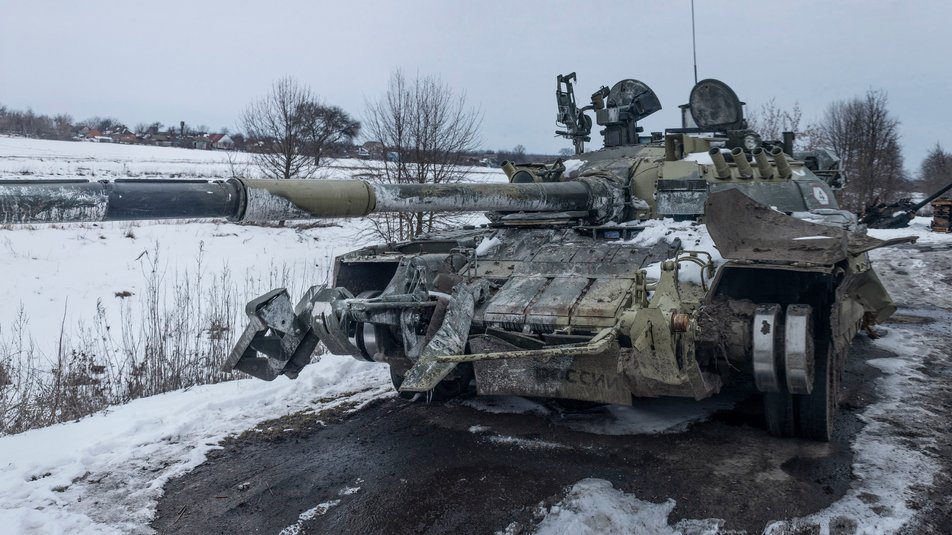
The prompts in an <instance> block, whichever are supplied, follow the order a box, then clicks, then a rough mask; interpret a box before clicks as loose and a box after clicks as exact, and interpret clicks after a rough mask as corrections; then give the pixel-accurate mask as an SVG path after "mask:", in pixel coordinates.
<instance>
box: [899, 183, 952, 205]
mask: <svg viewBox="0 0 952 535" xmlns="http://www.w3.org/2000/svg"><path fill="white" fill-rule="evenodd" d="M950 189H952V182H949V183H948V184H946V185H945V186H943V187H942V188H940V189H939V191H937V192H935V193H933V194H932V195H929V196H928V197H926V198H925V199H923V200H921V201H919V202H917V203H916V204H914V205H912V207H911V208H909V210H910V211H912V212H918V211H919V210H921V209H922V208H923V207H925V205H927V204H929V203H930V202H932V201H934V200H936V199H938V198H939V197H941V196H942V194H943V193H945V192H947V191H949V190H950Z"/></svg>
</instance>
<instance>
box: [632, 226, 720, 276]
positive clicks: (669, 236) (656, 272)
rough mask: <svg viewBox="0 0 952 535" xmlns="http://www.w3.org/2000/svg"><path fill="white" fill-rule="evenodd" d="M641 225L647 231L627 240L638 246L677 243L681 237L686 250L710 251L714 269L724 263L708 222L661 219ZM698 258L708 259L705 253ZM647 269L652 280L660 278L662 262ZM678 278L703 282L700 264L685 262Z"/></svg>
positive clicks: (646, 267) (682, 245) (650, 265)
mask: <svg viewBox="0 0 952 535" xmlns="http://www.w3.org/2000/svg"><path fill="white" fill-rule="evenodd" d="M641 226H643V227H644V230H642V231H641V232H639V233H638V234H637V235H636V236H635V237H634V238H632V239H631V240H628V241H627V242H625V243H631V244H634V245H637V246H639V247H651V246H653V245H655V244H657V243H659V242H661V241H665V242H667V243H674V242H675V240H681V247H682V248H683V249H684V251H707V252H709V253H710V254H711V259H712V261H713V262H714V267H715V269H716V268H717V267H719V266H720V265H722V264H723V263H724V262H725V260H724V258H723V257H721V255H720V252H718V250H717V247H715V246H714V239H713V238H711V236H710V234H708V232H707V226H706V225H702V224H698V223H690V222H676V221H674V220H673V219H661V220H649V221H644V222H643V223H642V225H641ZM699 258H700V259H701V260H702V261H705V262H706V261H707V257H706V256H705V255H700V256H699ZM644 269H645V271H646V272H647V277H648V279H649V280H659V279H660V278H661V262H655V263H653V264H649V265H647V266H645V268H644ZM703 279H704V280H705V281H708V282H710V281H709V279H708V277H707V274H706V273H704V274H703ZM678 280H679V281H682V282H689V283H693V284H701V280H702V268H701V266H699V265H697V264H695V263H693V262H682V263H681V267H680V269H679V270H678Z"/></svg>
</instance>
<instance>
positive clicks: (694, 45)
mask: <svg viewBox="0 0 952 535" xmlns="http://www.w3.org/2000/svg"><path fill="white" fill-rule="evenodd" d="M691 50H692V52H694V85H697V38H696V37H695V36H694V0H691Z"/></svg>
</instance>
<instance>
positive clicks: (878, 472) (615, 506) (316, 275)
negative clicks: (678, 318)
mask: <svg viewBox="0 0 952 535" xmlns="http://www.w3.org/2000/svg"><path fill="white" fill-rule="evenodd" d="M223 159H224V156H223V155H222V154H221V153H215V152H205V151H191V150H184V149H164V148H149V147H128V146H117V145H99V144H81V143H67V142H43V141H35V140H22V139H11V138H0V179H9V178H15V177H16V178H36V177H43V178H49V177H53V178H65V177H72V176H74V174H79V173H81V172H82V173H88V174H87V175H85V176H87V177H95V178H102V177H109V178H116V177H136V176H143V177H171V176H179V175H181V176H187V177H213V178H214V177H221V178H224V177H227V176H230V175H229V174H228V163H227V161H223ZM153 173H155V174H153ZM215 173H223V174H215ZM485 178H486V179H493V180H500V181H501V180H503V177H502V175H501V173H498V172H497V173H495V174H491V175H485ZM927 222H928V220H925V219H924V218H918V219H917V220H916V221H915V223H914V225H913V226H912V227H911V228H910V229H908V230H899V231H874V232H872V233H873V234H874V235H875V236H877V237H883V238H886V237H894V236H898V235H908V234H910V233H913V234H916V235H918V236H919V238H920V244H923V243H925V244H927V245H931V246H935V247H937V248H942V247H945V248H949V247H952V235H939V234H934V233H931V232H929V231H928V228H927V226H924V225H927ZM360 230H361V227H360V224H359V223H342V224H341V226H335V227H328V228H311V229H293V228H263V227H250V226H239V225H233V224H228V223H182V224H150V223H142V224H136V225H128V224H106V225H95V226H94V225H52V226H42V227H36V228H33V229H30V230H26V231H24V230H23V229H17V230H14V229H0V251H3V254H2V255H0V272H2V273H3V283H2V284H0V339H3V337H5V336H9V335H10V333H11V329H13V328H14V326H15V325H17V324H18V317H19V318H24V317H25V318H26V319H27V320H28V321H27V322H26V323H22V322H20V325H21V326H22V328H23V329H25V332H26V334H27V335H28V336H29V337H30V338H32V340H33V342H34V343H35V345H36V348H37V354H38V355H40V356H41V358H46V359H52V358H53V356H54V355H55V353H56V349H57V345H58V344H59V334H60V332H61V330H62V331H64V332H65V334H66V337H67V338H75V339H78V338H82V337H83V336H84V334H83V332H87V333H88V332H92V333H94V334H95V335H97V336H101V335H102V334H103V333H102V332H101V331H96V330H95V329H92V325H93V324H95V323H96V322H97V321H98V320H97V317H101V318H102V321H103V322H105V324H107V325H110V326H111V328H110V329H109V331H110V335H109V336H113V337H115V338H111V339H110V340H112V342H111V343H115V344H121V343H122V340H123V339H124V338H126V337H127V336H128V335H129V334H124V333H122V331H123V329H124V328H126V327H129V328H133V329H135V328H138V325H139V324H140V323H141V322H142V320H143V318H146V317H148V311H149V308H150V307H151V306H152V304H153V303H154V301H149V300H148V299H146V297H147V296H149V295H150V291H149V285H150V281H154V280H155V277H159V278H161V279H163V280H165V281H166V282H167V285H166V286H165V287H166V288H168V289H169V292H170V293H169V294H168V295H165V296H164V297H163V298H162V299H161V300H160V301H159V303H160V306H161V307H174V306H177V304H178V305H180V304H181V302H179V301H176V299H175V292H174V289H175V286H176V284H179V285H181V284H185V283H186V282H187V281H191V282H189V284H194V281H196V280H198V279H199V278H200V279H201V280H203V281H204V282H202V284H204V288H206V289H210V288H215V287H218V286H220V288H219V289H218V290H215V291H220V292H223V293H226V294H228V295H230V296H232V297H229V299H233V300H234V303H235V306H236V308H234V309H229V311H228V313H229V314H232V315H233V316H235V317H236V318H237V319H236V321H238V320H240V316H241V315H242V310H241V307H242V306H243V303H244V302H245V301H246V300H247V299H248V298H250V297H253V296H255V295H257V294H258V293H262V292H264V291H267V290H269V289H270V288H271V287H273V286H280V285H288V286H289V287H290V289H291V290H292V295H297V294H298V293H299V292H300V291H301V290H303V289H304V288H305V287H306V286H307V285H309V284H313V283H320V282H323V281H324V277H325V276H326V274H327V270H328V267H329V265H330V261H331V260H332V258H333V256H334V255H336V254H339V253H340V252H343V251H344V250H349V249H352V248H355V247H357V246H359V245H360V244H361V240H362V238H361V237H360ZM695 237H696V238H697V239H706V238H705V237H706V234H699V235H697V236H695ZM945 251H946V252H945V253H944V254H945V255H946V257H947V256H948V249H945ZM874 257H875V258H876V260H877V261H878V262H879V263H880V265H881V266H882V267H883V270H882V271H881V273H884V272H885V273H886V274H891V275H892V276H893V278H892V279H887V275H884V279H887V286H889V287H890V289H891V290H892V291H893V293H894V295H896V294H897V292H901V294H902V295H910V294H912V293H914V292H917V291H919V292H925V293H926V294H927V295H929V296H930V299H931V300H932V302H933V303H934V305H935V307H937V308H939V309H943V310H945V311H947V312H948V311H950V310H952V295H950V294H949V293H948V292H945V293H936V292H935V291H934V289H935V288H936V287H937V285H938V282H937V280H938V278H940V277H943V276H948V275H947V273H943V272H941V271H937V270H934V269H929V266H928V265H927V263H926V261H925V260H924V259H923V258H922V257H921V256H917V254H916V253H914V252H913V251H911V250H909V249H889V250H882V251H877V252H875V254H874ZM946 267H949V266H948V265H947V266H946ZM153 272H154V273H153ZM223 273H228V274H230V275H228V278H227V281H226V279H223V278H222V274H223ZM199 275H200V276H201V277H199ZM216 281H217V282H216ZM897 281H898V282H897ZM216 285H217V286H216ZM193 290H194V287H193ZM126 293H128V294H129V295H124V294H126ZM117 294H120V295H117ZM199 294H200V295H202V294H201V292H200V293H199ZM900 304H901V305H904V306H906V307H909V306H915V305H917V304H918V303H917V302H915V301H902V300H900ZM21 311H22V312H21ZM939 320H940V321H939V325H938V326H937V327H936V328H935V329H933V330H925V331H917V332H913V331H911V330H909V329H904V328H891V332H890V334H889V335H888V336H887V337H885V338H883V339H882V340H881V341H878V342H877V344H878V345H880V346H881V347H883V348H885V349H889V350H892V351H895V352H896V353H897V356H896V357H895V358H889V359H878V360H876V361H873V362H871V364H873V365H874V366H876V367H877V368H879V369H880V370H881V371H882V372H883V376H882V377H881V378H880V379H878V380H877V381H878V384H877V387H878V389H879V391H880V392H881V393H882V399H881V400H880V401H878V402H877V403H875V404H873V405H871V406H869V407H868V408H867V409H866V410H865V412H864V413H863V414H862V415H861V418H862V419H863V421H864V422H865V423H866V427H865V429H864V430H863V431H862V432H861V433H860V436H859V437H858V439H857V441H856V443H855V445H854V455H855V464H854V466H853V471H854V473H855V474H856V476H857V479H856V482H855V484H854V486H853V487H852V488H851V489H850V491H849V492H848V493H847V495H846V496H845V497H844V498H843V499H841V500H839V501H838V502H836V503H834V504H833V505H832V506H831V507H829V508H828V509H826V510H824V511H820V512H818V513H816V514H814V515H811V516H810V517H808V518H804V519H792V520H791V519H778V522H777V523H775V524H773V525H771V526H769V528H768V529H767V532H768V533H775V534H780V533H787V532H790V531H791V530H793V529H798V528H796V526H802V525H811V524H816V525H818V526H819V531H820V532H821V533H828V532H829V531H830V529H831V526H832V525H833V524H834V523H835V522H838V521H840V519H842V518H844V517H845V518H848V519H851V520H852V521H853V522H854V523H855V524H856V526H857V527H858V529H859V531H860V532H864V533H891V532H894V531H895V529H897V528H898V527H900V526H902V525H904V524H905V523H906V522H908V521H909V520H910V519H911V518H913V517H914V515H915V510H913V509H911V508H910V507H909V506H908V502H907V499H908V498H909V496H910V495H911V493H912V492H913V488H914V487H916V486H917V485H924V484H925V485H928V483H929V481H928V479H929V474H931V473H933V472H934V471H935V470H937V465H936V461H935V459H934V458H933V457H931V456H930V455H929V454H928V453H925V452H924V450H923V449H922V448H920V447H917V446H916V445H914V444H911V443H910V442H909V441H908V440H904V439H903V437H902V436H901V435H900V433H899V432H898V431H897V430H900V427H901V426H900V424H903V425H909V422H913V423H914V425H916V426H918V427H928V426H929V425H933V424H934V422H935V420H936V419H937V418H941V417H942V415H938V414H936V413H935V412H934V411H933V410H932V409H930V404H929V398H928V396H929V395H930V393H932V394H934V392H935V391H936V388H938V387H939V385H937V384H936V378H935V377H930V376H928V375H926V374H924V373H923V369H924V368H925V367H926V364H925V360H926V359H928V358H934V357H935V354H936V352H937V351H941V350H942V348H943V347H945V348H947V347H949V345H948V344H949V343H950V339H952V333H950V332H947V324H948V320H949V315H948V314H945V315H943V316H941V317H940V318H939ZM943 322H945V323H943ZM239 323H240V322H239ZM943 325H944V327H943ZM209 327H210V326H209ZM113 329H115V330H113ZM943 329H946V330H943ZM84 330H85V331H84ZM946 388H948V387H946ZM391 395H393V394H392V391H391V387H390V379H389V375H388V374H387V369H386V367H383V366H376V365H372V364H367V363H359V362H357V361H355V360H353V359H351V358H350V357H336V356H324V357H322V359H321V361H320V362H319V363H317V364H314V365H311V366H309V367H308V368H306V369H305V370H304V372H303V373H302V374H301V376H300V378H299V379H297V380H296V381H290V380H287V379H286V378H284V377H281V378H279V379H277V380H276V381H274V382H272V383H266V382H262V381H257V380H240V381H232V382H228V383H222V384H216V385H206V386H197V387H192V388H189V389H185V390H181V391H176V392H170V393H167V394H163V395H159V396H152V397H149V398H144V399H139V400H135V401H131V402H129V403H127V404H125V405H122V406H117V407H113V408H110V409H108V410H106V411H102V412H100V413H97V414H95V415H93V416H90V417H86V418H83V419H81V420H79V421H76V422H73V423H64V424H58V425H55V426H51V427H47V428H44V429H38V430H33V431H28V432H25V433H21V434H18V435H13V436H5V437H0V472H2V473H3V477H2V478H0V534H3V533H11V534H19V533H42V534H46V533H49V534H58V533H149V532H151V530H150V529H149V528H148V527H147V526H148V523H149V520H150V519H151V518H152V515H153V514H154V511H155V506H156V505H155V504H156V501H157V500H158V498H159V497H160V496H161V494H162V486H163V485H164V483H165V482H166V481H168V480H169V479H171V478H173V477H175V476H177V475H180V474H183V473H185V472H187V471H189V470H191V469H192V468H194V467H195V466H197V465H199V464H200V463H202V462H203V460H204V459H205V455H206V454H207V453H208V452H209V451H211V450H212V449H214V448H216V447H217V446H216V444H217V443H218V442H219V441H220V440H221V439H223V438H224V437H226V436H228V435H231V434H235V433H240V432H242V431H245V430H248V429H253V428H254V427H255V426H256V425H257V424H258V423H259V422H261V421H263V420H266V419H270V418H275V417H278V416H281V415H285V414H290V413H293V412H297V411H302V410H306V411H314V412H318V413H319V412H321V411H324V410H328V409H333V408H335V407H341V406H345V407H348V410H358V409H359V408H360V407H361V406H363V405H364V404H366V403H368V402H370V401H372V400H374V399H377V398H380V397H385V396H391ZM511 404H514V405H518V404H519V402H518V401H513V402H511ZM497 408H498V407H497ZM485 410H495V409H493V408H492V407H488V408H486V409H485ZM504 410H525V411H528V412H531V411H534V410H538V408H537V407H534V406H532V404H531V403H530V404H528V406H518V407H516V408H515V409H509V408H506V409H504ZM704 410H707V409H702V412H701V416H702V417H703V414H704V413H703V411H704ZM687 412H688V413H690V411H687ZM626 414H628V415H629V416H631V417H630V418H629V417H620V418H619V422H620V423H619V425H620V426H621V427H620V428H609V429H597V430H595V429H592V430H590V431H593V432H600V433H609V434H612V433H617V434H626V433H636V432H677V431H681V430H683V428H684V426H685V425H687V424H686V422H689V421H691V420H692V419H695V417H694V416H693V415H692V414H683V415H682V414H679V415H678V418H680V420H679V421H678V422H675V423H674V424H670V423H665V422H661V423H658V422H653V421H652V422H651V427H650V428H648V429H645V428H639V427H637V426H636V425H634V424H633V421H632V420H633V418H634V416H637V414H638V413H636V412H631V413H626ZM918 427H917V428H918ZM478 431H480V430H474V433H476V432H478ZM926 446H928V445H926ZM870 496H873V497H874V498H875V500H871V499H870ZM674 507H675V503H674V501H673V500H667V501H662V502H660V503H652V502H648V501H643V500H640V499H638V498H637V497H636V496H633V495H630V494H626V493H624V492H621V491H619V490H616V489H614V488H612V486H611V484H610V483H608V482H607V481H604V480H597V479H585V480H582V481H579V482H578V483H577V484H575V485H574V486H573V487H572V488H571V489H570V490H569V492H568V493H567V494H566V495H565V496H564V498H563V499H562V501H560V502H559V503H558V504H556V505H553V506H551V507H548V508H546V509H545V510H543V511H540V512H539V514H540V516H541V517H542V520H541V523H540V524H539V526H538V532H539V533H546V534H555V533H565V534H568V533H572V534H576V533H592V534H594V533H717V529H718V526H720V525H721V523H720V522H719V521H718V520H714V519H699V520H682V521H680V522H677V523H675V524H673V525H672V524H669V522H668V516H669V514H670V513H671V511H672V510H673V508H674Z"/></svg>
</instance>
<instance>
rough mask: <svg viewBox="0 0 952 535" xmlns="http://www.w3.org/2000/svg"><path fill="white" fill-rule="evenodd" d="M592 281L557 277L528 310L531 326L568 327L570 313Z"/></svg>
mask: <svg viewBox="0 0 952 535" xmlns="http://www.w3.org/2000/svg"><path fill="white" fill-rule="evenodd" d="M590 282H591V281H590V280H589V279H587V278H583V277H556V278H554V279H552V282H550V283H549V285H548V286H546V288H545V290H543V291H542V293H541V294H540V295H539V297H537V298H536V300H535V301H534V302H533V303H532V305H531V306H530V307H529V309H528V310H526V322H527V323H529V324H531V325H547V326H560V327H562V326H566V325H568V324H569V312H571V311H572V306H573V305H574V304H575V302H576V301H578V299H579V297H581V295H582V292H583V291H585V288H586V287H588V285H589V283H590Z"/></svg>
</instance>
